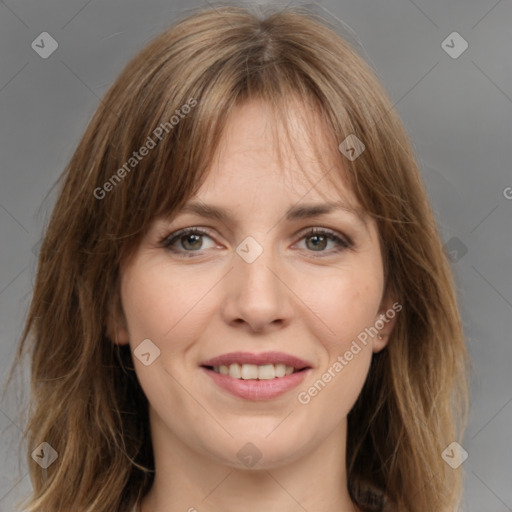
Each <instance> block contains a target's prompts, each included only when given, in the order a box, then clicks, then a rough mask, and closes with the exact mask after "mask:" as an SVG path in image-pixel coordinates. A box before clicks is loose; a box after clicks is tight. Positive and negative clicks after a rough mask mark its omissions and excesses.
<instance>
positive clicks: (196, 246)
mask: <svg viewBox="0 0 512 512" xmlns="http://www.w3.org/2000/svg"><path fill="white" fill-rule="evenodd" d="M201 236H202V235H194V234H189V235H184V236H182V237H181V241H182V246H183V248H184V249H199V248H200V246H201ZM191 239H195V242H196V243H195V244H194V242H192V247H190V245H189V244H188V242H190V240H191ZM187 245H189V247H187Z"/></svg>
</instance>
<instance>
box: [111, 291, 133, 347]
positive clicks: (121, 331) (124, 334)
mask: <svg viewBox="0 0 512 512" xmlns="http://www.w3.org/2000/svg"><path fill="white" fill-rule="evenodd" d="M106 324H107V325H106V331H107V337H108V338H109V339H110V341H112V343H115V344H116V345H128V343H129V341H130V336H129V334H128V328H127V326H126V318H125V316H124V312H123V307H122V304H121V299H120V297H119V293H117V294H116V297H115V298H114V299H113V300H112V301H111V303H110V305H109V308H108V311H107V322H106Z"/></svg>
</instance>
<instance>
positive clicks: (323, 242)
mask: <svg viewBox="0 0 512 512" xmlns="http://www.w3.org/2000/svg"><path fill="white" fill-rule="evenodd" d="M313 239H315V240H316V241H318V240H319V239H322V240H321V244H320V245H319V244H317V243H316V242H314V243H313V248H316V249H318V248H321V249H325V245H326V243H327V237H326V236H323V235H311V236H310V237H308V238H307V240H313ZM306 245H308V244H307V242H306ZM308 248H310V247H308Z"/></svg>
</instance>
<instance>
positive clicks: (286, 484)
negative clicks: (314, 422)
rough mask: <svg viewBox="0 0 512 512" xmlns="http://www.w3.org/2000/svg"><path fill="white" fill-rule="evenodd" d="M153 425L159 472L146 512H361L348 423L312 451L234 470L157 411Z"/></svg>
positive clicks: (146, 499)
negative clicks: (352, 482) (350, 478)
mask: <svg viewBox="0 0 512 512" xmlns="http://www.w3.org/2000/svg"><path fill="white" fill-rule="evenodd" d="M150 422H151V434H152V439H153V448H154V457H155V470H156V471H155V479H154V482H153V486H152V487H151V489H150V491H149V493H148V494H147V495H146V496H145V497H144V498H143V500H142V503H141V512H184V511H188V512H203V511H208V512H225V511H228V510H244V511H245V512H257V511H258V512H259V511H261V510H265V511H267V512H278V511H279V512H297V511H299V510H333V511H334V510H335V511H337V512H359V509H358V508H357V507H356V506H355V505H354V504H353V503H352V501H351V499H350V496H349V493H348V488H347V477H346V469H345V443H346V421H345V423H344V424H342V425H341V427H340V428H338V429H335V430H334V431H333V432H331V434H330V435H329V436H328V437H327V438H325V439H323V440H321V442H320V443H319V444H318V445H317V446H315V447H314V449H312V450H311V451H310V452H309V453H304V454H302V455H301V456H299V457H298V458H297V457H295V458H294V460H293V461H292V462H288V463H284V464H282V465H272V466H271V467H268V468H265V469H261V468H260V469H239V468H234V467H232V466H229V465H227V464H225V463H222V462H219V461H216V460H215V459H214V458H213V457H212V456H208V455H207V454H205V453H204V452H203V453H201V452H200V450H198V449H193V448H191V447H189V446H188V445H186V444H185V443H183V442H182V441H181V440H179V439H178V438H177V437H176V436H175V435H174V434H173V433H172V432H170V431H169V430H168V429H167V428H166V427H165V425H164V424H163V423H162V422H161V420H160V418H159V417H158V416H157V415H156V414H155V413H154V411H153V410H151V409H150ZM256 467H258V466H256Z"/></svg>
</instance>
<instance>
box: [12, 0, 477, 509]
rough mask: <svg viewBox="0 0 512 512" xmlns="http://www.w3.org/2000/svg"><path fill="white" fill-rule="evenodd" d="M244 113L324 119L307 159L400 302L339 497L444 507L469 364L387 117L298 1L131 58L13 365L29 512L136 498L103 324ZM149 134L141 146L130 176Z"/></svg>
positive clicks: (195, 19)
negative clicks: (356, 227)
mask: <svg viewBox="0 0 512 512" xmlns="http://www.w3.org/2000/svg"><path fill="white" fill-rule="evenodd" d="M249 100H260V101H262V102H264V103H265V104H266V105H268V106H269V108H271V109H272V110H273V112H274V114H275V119H276V123H277V122H279V123H283V126H285V127H286V126H287V124H286V123H287V122H288V121H287V119H288V117H287V115H288V114H289V112H290V111H291V110H290V109H297V105H302V106H303V108H304V111H306V110H307V109H309V110H310V111H314V112H315V113H316V115H317V116H318V118H319V119H321V120H322V123H323V124H324V126H325V127H326V130H327V133H328V134H329V137H328V138H323V139H321V140H320V142H319V140H317V141H316V143H317V146H318V147H317V149H318V153H319V154H322V152H323V151H324V150H323V146H325V145H326V144H331V145H333V147H334V148H335V150H336V151H335V152H336V153H337V158H338V159H339V164H340V167H341V166H342V167H343V175H342V174H341V171H334V172H329V173H328V174H327V175H326V177H327V178H328V179H330V180H332V182H333V183H339V182H340V180H342V179H343V180H345V182H346V183H348V185H349V187H350V189H351V190H352V191H353V193H354V195H355V197H356V198H357V200H358V202H359V203H360V205H361V207H362V209H363V210H364V211H365V212H366V213H367V214H368V215H370V216H371V217H372V218H374V219H375V221H376V223H377V226H378V232H379V237H380V244H381V248H382V254H383V262H384V271H385V293H386V294H389V295H390V296H392V297H393V298H394V299H395V300H396V301H398V302H399V303H400V304H401V305H402V306H403V307H402V311H401V312H400V314H399V315H398V317H397V320H396V324H395V328H394V330H393V332H392V334H391V337H390V340H389V343H388V345H387V347H386V348H385V349H384V350H382V351H381V352H380V353H378V354H374V355H373V359H372V363H371V366H370V370H369V374H368V378H367V380H366V382H365V385H364V387H363V389H362V392H361V394H360V396H359V397H358V399H357V401H356V403H355V405H354V407H353V409H352V410H351V411H350V413H349V416H348V433H347V462H346V463H347V477H348V485H349V491H350V495H351V498H352V500H353V501H354V503H356V504H357V505H358V506H359V507H360V508H361V509H362V510H364V511H381V512H384V511H391V510H392V511H395V512H431V511H436V512H452V511H454V510H456V507H458V504H459V503H460V498H461V492H462V483H461V482H462V474H461V470H460V469H458V470H454V469H452V468H451V467H450V466H448V465H447V464H446V463H445V462H444V460H443V458H442V456H441V454H442V452H443V450H444V449H445V448H446V447H447V446H448V445H449V444H450V443H451V442H452V441H459V442H461V440H462V436H463V432H464V427H465V424H466V418H467V404H468V385H467V372H468V359H467V353H466V348H465V342H464V336H463V330H462V326H461V321H460V315H459V311H458V306H457V296H456V295H457V293H456V287H455V283H454V280H453V277H452V274H451V269H450V264H449V261H448V260H447V257H446V255H445V254H444V251H443V247H442V242H441V239H440V236H439V233H438V229H437V224H436V219H435V216H434V214H433V212H432V209H431V206H430V204H429V200H428V196H427V193H426V189H425V186H424V183H423V181H422V178H421V174H420V170H419V165H418V163H417V160H416V157H415V155H414V151H413V148H412V145H411V143H410V141H409V138H408V136H407V134H406V131H405V129H404V127H403V125H402V122H401V121H400V119H399V117H398V115H397V113H396V112H395V109H394V108H393V105H392V103H391V101H390V99H389V98H388V96H387V94H386V93H385V91H384V90H383V87H382V86H381V84H380V81H379V79H378V78H377V76H376V74H375V73H374V71H372V69H371V67H370V66H369V65H368V64H367V63H366V62H365V60H364V59H363V58H362V57H361V56H360V55H359V52H358V51H357V50H356V49H355V48H354V47H353V46H352V44H350V43H349V42H348V41H347V40H346V39H345V38H344V37H343V36H342V35H341V34H340V33H339V31H338V29H337V27H336V26H335V25H332V24H331V22H330V21H327V20H326V19H324V18H323V17H322V16H319V15H316V14H313V13H312V12H310V11H308V10H307V9H305V8H300V7H288V8H285V9H275V8H272V9H269V10H265V9H260V10H256V9H255V8H252V9H248V8H245V7H235V6H229V5H218V6H216V7H215V8H207V9H201V10H195V11H193V12H192V13H188V14H187V15H186V16H185V17H183V18H182V19H180V20H178V21H176V22H174V23H173V24H172V25H171V26H170V27H169V28H168V29H166V30H165V31H164V32H163V33H161V34H160V35H158V36H157V37H156V38H155V39H154V40H152V41H151V42H150V43H149V44H148V45H147V46H146V47H145V48H144V49H142V51H140V53H138V54H137V55H136V56H135V57H134V58H133V60H131V61H130V62H129V63H128V64H127V66H126V67H125V69H124V70H123V71H122V72H121V74H120V75H119V77H118V78H117V79H116V80H115V82H114V84H113V85H112V86H111V87H110V89H109V90H108V92H107V93H106V95H105V97H104V98H103V100H102V101H101V102H100V104H99V106H98V108H97V111H96V112H95V114H94V116H93V117H92V119H91V121H90V123H89V125H88V127H87V129H86V130H85V133H84V135H83V136H82V138H81V140H80V141H79V143H78V145H77V147H76V150H75V151H74V154H73V155H72V157H71V159H70V161H69V163H68V165H67V167H66V169H65V171H64V172H63V174H62V176H61V178H60V179H59V183H58V186H59V188H58V196H57V199H56V202H55V205H54V207H53V210H52V214H51V217H50V219H49V221H48V223H47V226H46V227H45V233H44V239H43V243H42V246H41V249H40V253H39V260H38V267H37V275H36V280H35V284H34V291H33V297H32V301H31V304H30V309H29V311H28V315H27V319H26V324H25V327H24V330H23V333H22V336H21V339H20V342H19V345H18V351H17V362H18V363H19V362H20V361H22V359H23V358H24V357H25V355H27V356H28V357H29V358H30V362H31V401H30V406H29V408H28V423H27V426H26V431H25V433H26V442H27V453H28V463H29V468H30V477H31V481H32V486H33V492H32V494H31V495H30V497H28V498H27V500H26V501H27V504H26V507H27V508H26V510H27V511H28V512H62V511H70V510H73V511H75V512H126V511H128V510H130V509H131V507H133V505H134V504H135V503H136V502H137V501H138V500H139V499H140V498H141V497H142V496H143V495H144V494H145V493H147V491H148V490H149V488H150V487H151V484H152V482H153V476H154V458H153V449H152V444H151V436H150V430H149V420H148V402H147V399H146V397H145V395H144V393H143V392H142V389H141V387H140V384H139V382H138V380H137V378H136V375H135V372H134V369H133V361H132V354H131V353H130V349H129V346H128V345H124V346H121V345H118V344H116V343H114V342H113V340H112V339H111V336H110V335H109V330H108V325H109V321H111V320H112V319H114V320H113V321H117V320H115V319H117V318H118V314H119V313H120V311H121V303H120V297H119V293H120V289H119V283H120V281H119V279H120V275H121V271H122V268H123V264H124V263H125V262H127V261H128V259H129V257H130V256H131V255H132V254H133V253H134V251H135V250H136V248H137V247H138V244H139V242H140V240H141V237H142V236H143V235H144V234H145V232H146V231H147V229H148V226H150V224H151V222H152V221H153V220H154V219H155V218H157V217H159V216H161V215H173V214H174V213H176V212H177V211H179V209H180V208H181V206H182V205H183V204H184V203H185V201H187V199H188V198H190V197H191V196H192V195H194V194H195V193H196V192H197V190H198V188H199V187H200V185H201V184H202V182H203V181H204V179H205V177H206V176H207V172H208V168H209V164H210V163H211V161H212V158H213V156H214V155H215V154H216V150H217V149H218V145H219V141H220V139H221V136H222V133H223V130H224V128H225V126H226V125H227V123H228V120H229V115H230V113H231V112H232V111H233V109H234V108H236V107H237V106H240V105H242V104H243V103H244V102H247V101H249ZM184 105H188V106H189V107H190V108H188V109H186V108H183V106H184ZM173 116H175V117H174V119H176V116H178V117H179V122H176V123H174V122H172V123H171V122H170V120H171V119H172V118H173ZM307 122H308V121H307V116H304V123H307ZM165 123H167V124H165ZM158 127H161V129H160V130H157V128H158ZM308 133H311V131H309V132H308ZM156 134H159V135H160V137H158V136H157V135H156ZM351 134H354V135H356V136H357V137H358V139H360V140H361V141H362V142H363V143H364V145H365V151H364V152H363V153H362V154H361V155H360V156H359V157H358V158H356V159H355V160H353V161H352V160H351V159H349V158H347V157H346V156H345V155H344V154H343V153H342V152H341V151H338V150H337V146H338V144H340V143H341V142H342V141H344V140H345V139H346V138H347V136H349V135H351ZM148 137H149V138H150V139H151V140H152V141H153V142H154V145H153V146H152V147H151V148H150V149H149V150H148V151H145V153H146V155H145V156H144V158H142V157H141V158H140V159H137V163H136V164H135V162H134V161H131V160H130V159H132V158H134V157H133V153H134V151H136V150H138V149H139V148H141V147H142V146H144V145H145V144H148V146H147V147H149V146H150V144H149V143H148ZM121 169H124V172H122V171H121ZM114 175H115V176H117V178H114V177H113V176H114ZM108 184H109V185H108ZM43 441H46V442H48V443H49V444H50V445H51V446H52V447H53V448H54V449H55V450H56V451H57V453H58V458H57V460H56V461H55V462H54V463H53V464H52V465H51V466H50V467H48V468H47V469H41V467H40V466H39V465H38V464H36V463H35V462H34V461H33V460H32V458H31V457H30V454H31V452H32V451H33V450H34V448H35V447H37V446H38V445H39V444H40V443H42V442H43Z"/></svg>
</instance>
